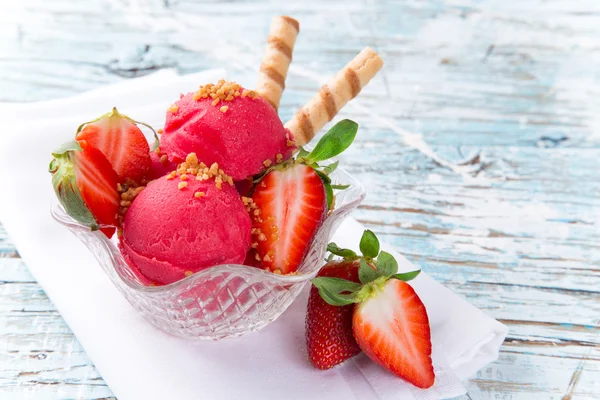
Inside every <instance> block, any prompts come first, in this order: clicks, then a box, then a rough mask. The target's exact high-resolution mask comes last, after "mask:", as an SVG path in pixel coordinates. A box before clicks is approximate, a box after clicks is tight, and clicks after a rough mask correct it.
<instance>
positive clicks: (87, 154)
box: [49, 140, 120, 237]
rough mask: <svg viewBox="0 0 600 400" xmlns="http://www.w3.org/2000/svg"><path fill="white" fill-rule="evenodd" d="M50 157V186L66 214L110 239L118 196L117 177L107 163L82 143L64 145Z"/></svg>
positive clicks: (82, 141) (101, 156)
mask: <svg viewBox="0 0 600 400" xmlns="http://www.w3.org/2000/svg"><path fill="white" fill-rule="evenodd" d="M52 155H53V156H54V159H53V160H52V162H51V163H50V168H49V170H50V173H51V174H52V185H53V186H54V191H55V192H56V196H57V197H58V199H59V201H60V202H61V204H62V205H63V207H64V208H65V211H66V212H67V214H69V215H70V216H71V217H73V218H74V219H75V220H77V221H79V222H80V223H82V224H84V225H87V226H89V227H90V228H91V229H92V230H96V229H101V230H102V231H103V232H104V233H105V234H106V235H107V236H108V237H110V236H112V234H114V226H116V225H117V213H118V212H119V205H120V201H119V200H120V196H119V192H118V190H117V184H118V176H117V174H116V172H115V171H114V170H113V168H112V166H111V165H110V162H109V161H108V160H107V159H106V157H105V156H104V154H102V153H101V152H100V150H98V149H96V148H95V147H93V146H91V145H90V144H89V143H88V142H87V141H85V140H81V141H79V142H77V141H71V142H68V143H65V144H64V145H63V146H61V147H60V148H59V149H58V150H56V152H54V153H52Z"/></svg>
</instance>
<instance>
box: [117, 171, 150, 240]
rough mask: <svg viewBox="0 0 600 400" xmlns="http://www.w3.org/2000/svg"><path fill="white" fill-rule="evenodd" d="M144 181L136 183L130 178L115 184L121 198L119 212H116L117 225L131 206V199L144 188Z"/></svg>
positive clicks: (120, 223) (121, 222)
mask: <svg viewBox="0 0 600 400" xmlns="http://www.w3.org/2000/svg"><path fill="white" fill-rule="evenodd" d="M146 183H147V182H146V181H145V180H142V182H141V183H140V184H138V183H137V182H134V181H132V180H131V179H126V180H125V182H123V183H118V184H117V191H118V192H119V196H120V198H121V201H120V204H119V205H120V208H119V213H118V214H117V220H118V222H119V225H122V224H123V218H124V217H125V214H126V213H127V210H128V209H129V207H130V206H131V203H132V202H133V200H134V199H135V198H136V197H137V196H138V195H139V194H140V193H141V192H142V190H144V189H145V188H146V186H145V185H146ZM117 233H118V232H117Z"/></svg>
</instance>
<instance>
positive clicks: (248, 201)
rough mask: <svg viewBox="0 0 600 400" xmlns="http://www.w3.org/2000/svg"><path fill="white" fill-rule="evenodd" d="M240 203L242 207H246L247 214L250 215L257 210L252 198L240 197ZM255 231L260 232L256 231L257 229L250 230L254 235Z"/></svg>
mask: <svg viewBox="0 0 600 400" xmlns="http://www.w3.org/2000/svg"><path fill="white" fill-rule="evenodd" d="M242 203H244V207H246V210H247V211H248V213H249V214H252V213H253V212H254V211H257V209H258V206H257V205H256V203H255V202H254V200H253V199H252V197H246V196H242ZM255 230H256V232H258V231H260V229H258V228H252V233H255Z"/></svg>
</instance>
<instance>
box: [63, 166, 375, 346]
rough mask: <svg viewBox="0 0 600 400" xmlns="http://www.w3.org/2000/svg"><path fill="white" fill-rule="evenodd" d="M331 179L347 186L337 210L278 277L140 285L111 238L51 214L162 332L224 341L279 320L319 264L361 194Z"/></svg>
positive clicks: (243, 271)
mask: <svg viewBox="0 0 600 400" xmlns="http://www.w3.org/2000/svg"><path fill="white" fill-rule="evenodd" d="M331 178H332V180H333V182H334V183H336V184H350V187H349V188H348V189H346V190H342V191H337V193H336V206H335V210H334V211H333V212H332V213H331V215H329V217H327V219H326V220H325V222H324V223H323V225H322V226H321V227H320V228H319V230H318V232H317V234H316V236H315V238H314V241H313V243H312V245H311V247H310V249H309V250H308V252H307V255H306V257H305V259H304V261H303V262H302V265H301V266H300V268H299V269H298V271H297V273H296V275H284V276H282V275H277V274H273V273H271V272H267V271H264V270H261V269H258V268H254V267H248V266H245V265H235V264H226V265H217V266H214V267H211V268H208V269H205V270H203V271H200V272H197V273H195V274H193V275H191V276H189V277H187V278H185V279H182V280H180V281H178V282H175V283H172V284H170V285H165V286H144V285H143V284H142V283H141V282H140V280H139V279H138V277H137V276H136V275H135V274H134V273H133V272H132V271H131V269H130V268H129V266H128V265H127V263H126V262H125V260H124V259H123V256H122V255H121V253H120V251H119V249H118V247H117V241H116V239H115V238H113V239H112V240H110V239H108V238H107V237H106V236H105V235H104V234H102V233H100V232H99V231H94V232H92V231H90V229H89V228H88V227H86V226H83V225H81V224H79V223H78V222H77V221H75V220H73V219H72V218H71V217H69V216H68V215H67V214H66V213H65V212H64V210H63V208H62V207H61V206H60V205H58V204H56V205H54V206H53V207H52V215H53V217H54V219H56V220H57V221H58V222H60V223H61V224H63V225H65V226H66V227H67V228H69V230H70V231H71V232H73V233H74V234H75V236H77V237H78V238H79V240H81V241H82V242H83V243H84V244H85V245H86V246H87V247H88V248H89V249H90V251H91V252H92V253H93V254H94V256H95V257H96V259H97V260H98V262H99V263H100V265H101V266H102V269H103V270H104V272H105V273H106V274H107V275H108V276H109V277H110V279H111V280H112V282H113V283H114V284H115V285H116V286H117V288H118V289H119V290H120V292H121V293H122V294H123V296H125V298H126V299H127V300H128V301H129V303H131V305H132V306H133V307H134V308H135V309H136V310H137V311H138V312H140V313H141V314H142V315H143V316H144V317H145V318H146V319H147V320H148V321H150V322H151V323H152V324H153V325H155V326H156V327H158V328H160V329H162V330H164V331H165V332H168V333H172V334H174V335H177V336H181V337H185V338H194V339H213V340H217V339H223V338H228V337H235V336H241V335H244V334H246V333H249V332H253V331H256V330H259V329H261V328H263V327H264V326H266V325H267V324H268V323H270V322H272V321H274V320H275V319H276V318H277V317H279V316H280V315H281V314H282V313H283V312H284V311H285V310H286V309H287V308H288V307H289V305H290V304H291V303H292V302H293V301H294V299H295V298H296V296H298V294H299V293H300V291H301V290H302V288H303V287H304V285H305V284H306V283H307V282H308V281H309V280H310V279H312V278H313V277H314V276H315V275H316V274H317V272H318V271H319V269H320V268H321V266H322V265H323V257H324V255H325V251H326V247H327V243H328V242H329V240H330V238H331V235H332V234H333V232H335V230H336V229H337V227H338V226H339V224H340V222H341V221H342V220H343V219H344V218H346V217H347V216H348V215H349V214H350V213H351V212H352V210H354V209H355V208H356V207H357V206H358V205H359V204H360V202H361V201H362V200H363V198H364V196H365V192H364V189H363V187H362V185H361V184H360V182H358V181H357V180H356V179H354V178H353V177H352V176H351V175H349V174H348V173H346V172H345V171H343V170H341V169H338V170H337V171H335V172H334V173H333V174H332V175H331Z"/></svg>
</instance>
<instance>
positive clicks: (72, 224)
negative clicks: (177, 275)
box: [50, 168, 366, 294]
mask: <svg viewBox="0 0 600 400" xmlns="http://www.w3.org/2000/svg"><path fill="white" fill-rule="evenodd" d="M338 173H341V174H343V175H345V177H347V178H349V180H351V181H352V186H353V189H354V190H355V191H356V192H357V193H356V197H355V198H353V199H352V200H351V201H349V202H348V203H345V204H343V205H342V206H341V207H340V208H335V209H334V210H333V212H332V214H331V215H329V216H327V219H329V218H331V217H332V216H333V215H334V214H336V212H339V211H340V210H341V209H342V208H347V207H352V208H356V207H357V206H358V205H359V204H360V203H361V202H362V201H363V200H364V198H365V196H366V191H365V188H364V186H363V185H362V183H361V182H360V181H359V180H358V179H356V178H355V177H354V176H352V175H351V174H349V173H348V172H347V171H345V170H344V169H342V168H338V169H336V171H335V174H336V175H337V174H338ZM50 213H51V215H52V218H54V220H56V221H57V222H58V223H60V224H62V225H64V226H66V227H67V228H69V229H71V230H79V231H81V232H82V233H85V234H91V235H96V236H97V238H98V239H99V240H100V241H101V242H102V244H103V246H104V247H105V250H106V251H107V252H108V253H109V256H110V260H111V263H112V264H113V266H114V265H115V264H116V263H117V262H118V261H117V260H115V252H116V253H118V254H119V255H121V252H120V250H119V249H118V248H117V247H116V246H115V244H114V243H113V242H112V240H111V239H109V238H107V237H106V236H105V235H104V234H103V233H102V232H100V231H98V230H97V231H91V230H90V229H89V227H87V226H85V225H82V224H80V223H79V222H77V221H76V220H74V219H73V218H71V217H70V216H69V215H67V213H66V212H65V211H64V208H63V207H62V205H61V204H60V203H58V202H57V201H56V200H55V201H54V202H53V203H52V205H51V208H50ZM327 219H326V220H327ZM317 234H318V232H317ZM98 235H99V236H98ZM121 257H122V255H121ZM123 262H125V260H123ZM125 263H126V262H125ZM215 268H220V269H225V268H226V269H229V270H231V269H234V270H237V272H239V273H241V274H243V275H254V276H255V277H256V279H261V280H271V281H276V282H278V283H281V284H295V283H301V282H306V281H307V280H310V279H312V278H314V277H315V276H316V274H317V273H318V272H319V269H315V270H314V271H311V272H306V273H298V274H295V275H279V274H275V273H273V272H270V271H266V270H263V269H260V268H255V267H250V266H247V265H243V264H218V265H214V266H212V267H209V268H206V269H203V270H201V271H198V272H195V273H194V274H192V275H190V276H187V277H185V278H183V279H180V280H178V281H176V282H173V283H170V284H168V285H161V286H144V285H139V284H134V283H132V282H131V281H130V280H129V279H127V278H125V277H124V276H122V272H121V271H120V270H119V269H118V268H114V267H113V271H114V272H115V273H116V274H117V276H118V277H119V279H120V281H121V282H122V283H124V284H125V285H127V286H128V287H129V288H131V289H133V290H135V291H138V292H142V293H148V294H159V293H165V292H170V291H175V290H177V289H178V288H179V287H180V286H185V285H187V284H190V283H192V282H194V281H196V280H200V279H202V277H204V276H205V275H210V274H211V273H213V272H214V271H213V270H214V269H215Z"/></svg>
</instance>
